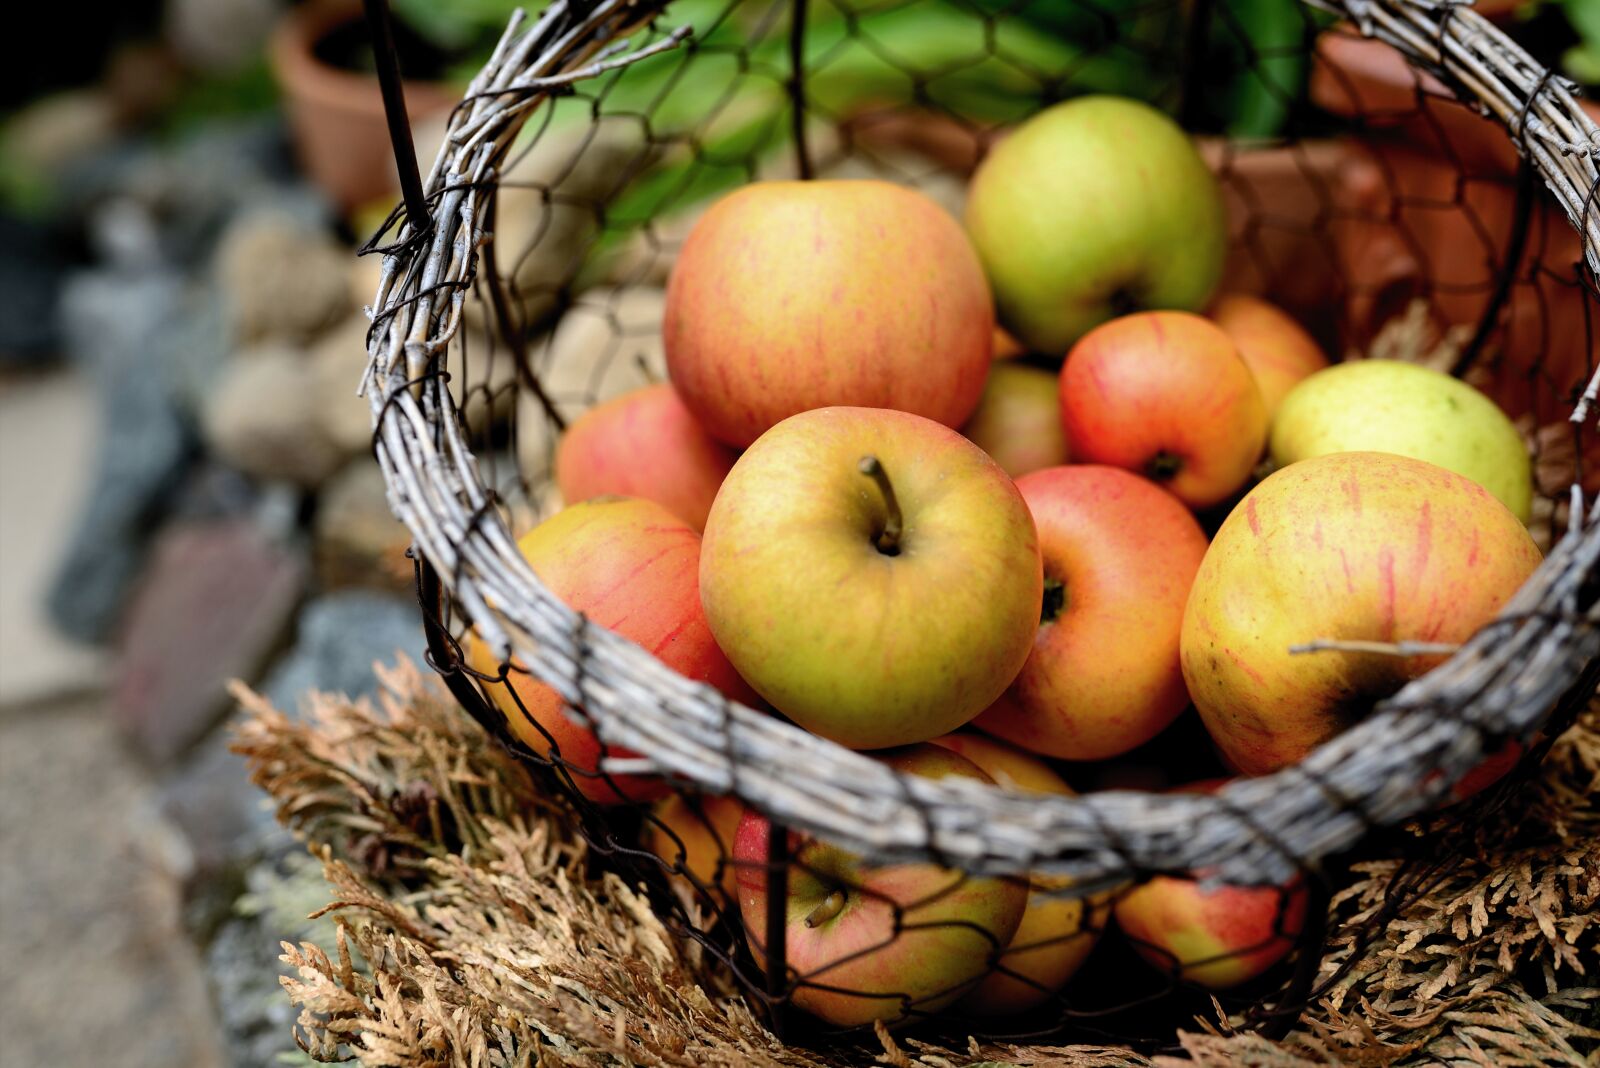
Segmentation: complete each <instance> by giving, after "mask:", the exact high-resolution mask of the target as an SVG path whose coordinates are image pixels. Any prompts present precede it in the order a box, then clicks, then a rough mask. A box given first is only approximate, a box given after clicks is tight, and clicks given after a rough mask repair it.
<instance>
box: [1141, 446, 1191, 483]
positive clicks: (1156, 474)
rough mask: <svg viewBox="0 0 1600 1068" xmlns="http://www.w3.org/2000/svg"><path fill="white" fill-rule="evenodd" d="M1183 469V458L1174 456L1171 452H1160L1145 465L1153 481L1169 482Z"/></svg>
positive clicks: (1146, 472)
mask: <svg viewBox="0 0 1600 1068" xmlns="http://www.w3.org/2000/svg"><path fill="white" fill-rule="evenodd" d="M1182 470H1183V458H1182V457H1181V456H1174V455H1173V454H1172V453H1170V452H1158V453H1156V454H1155V455H1154V456H1152V457H1151V458H1150V462H1149V463H1148V464H1146V465H1145V468H1144V471H1145V474H1147V475H1149V476H1150V478H1151V479H1152V480H1153V481H1156V482H1168V481H1171V480H1172V479H1174V478H1176V477H1178V472H1179V471H1182Z"/></svg>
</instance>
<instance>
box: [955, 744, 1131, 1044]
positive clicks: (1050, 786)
mask: <svg viewBox="0 0 1600 1068" xmlns="http://www.w3.org/2000/svg"><path fill="white" fill-rule="evenodd" d="M932 744H933V745H937V746H941V747H943V748H945V749H948V750H950V751H951V752H953V753H959V754H960V755H962V756H964V757H966V758H967V759H968V760H970V761H972V763H974V764H976V765H977V766H978V770H980V771H982V772H983V773H984V774H985V775H987V776H989V778H991V779H993V780H994V781H995V783H996V784H997V785H999V786H1005V787H1009V788H1010V789H1013V790H1029V791H1032V792H1034V793H1040V794H1064V795H1067V796H1071V795H1072V788H1071V787H1070V786H1068V785H1067V784H1066V782H1065V781H1064V780H1063V779H1062V778H1061V776H1059V775H1057V774H1056V773H1055V772H1053V771H1051V770H1050V767H1049V765H1047V764H1046V763H1045V762H1044V761H1042V760H1040V759H1039V758H1038V757H1035V756H1031V755H1029V754H1027V753H1024V752H1023V751H1022V750H1020V749H1015V748H1013V747H1011V746H1009V745H1007V744H1006V743H1004V742H997V741H995V740H994V739H993V738H985V737H984V736H983V735H981V734H971V733H965V732H963V733H960V734H947V735H945V736H944V737H942V738H935V739H934V740H933V742H932ZM1070 884H1071V883H1070V880H1066V879H1063V878H1061V877H1058V876H1051V875H1034V876H1032V877H1031V878H1030V879H1029V892H1028V907H1027V910H1026V911H1025V912H1023V914H1022V923H1021V924H1019V925H1018V926H1017V933H1016V934H1014V935H1012V936H1011V941H1010V942H1008V943H1007V944H1006V949H1005V952H1004V953H1002V954H1001V955H1000V959H999V961H998V962H997V966H996V968H995V970H994V971H992V972H990V973H989V975H988V976H987V977H986V978H985V979H984V980H983V982H981V983H979V984H978V986H977V987H976V988H975V989H974V990H973V991H972V993H970V994H968V995H967V996H966V997H965V998H963V999H962V1002H961V1007H962V1008H963V1009H966V1010H968V1011H970V1012H974V1013H978V1014H980V1015H983V1016H1001V1015H1006V1014H1009V1013H1016V1012H1025V1011H1026V1010H1028V1009H1031V1008H1035V1007H1036V1006H1038V1005H1041V1004H1043V1003H1044V1002H1045V1001H1047V1000H1048V999H1049V998H1050V996H1051V995H1052V994H1054V993H1055V992H1056V991H1057V990H1060V989H1061V988H1062V987H1063V986H1065V985H1066V982H1067V980H1068V979H1071V978H1072V976H1073V975H1074V974H1076V972H1077V971H1078V969H1079V968H1080V967H1081V966H1082V965H1083V962H1084V960H1085V958H1087V957H1088V956H1089V951H1090V950H1092V949H1093V948H1094V946H1095V942H1096V941H1097V940H1098V939H1099V937H1100V932H1101V931H1103V930H1105V926H1106V920H1107V919H1108V918H1109V915H1110V909H1109V907H1108V906H1107V904H1106V898H1105V897H1104V896H1103V895H1102V896H1097V897H1092V898H1090V899H1089V901H1088V902H1085V901H1084V899H1083V898H1073V897H1065V896H1061V895H1056V894H1051V893H1050V891H1051V890H1061V889H1064V888H1065V887H1066V886H1069V885H1070Z"/></svg>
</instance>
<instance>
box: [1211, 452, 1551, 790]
mask: <svg viewBox="0 0 1600 1068" xmlns="http://www.w3.org/2000/svg"><path fill="white" fill-rule="evenodd" d="M1538 564H1539V550H1538V549H1537V548H1535V546H1534V544H1533V541H1532V539H1530V538H1529V537H1528V532H1527V531H1526V530H1525V529H1524V528H1523V526H1522V523H1521V522H1519V521H1518V519H1517V517H1516V516H1514V515H1512V514H1511V512H1510V511H1508V510H1507V509H1506V506H1505V505H1503V504H1501V503H1500V502H1499V501H1497V500H1496V499H1495V498H1494V497H1493V496H1492V495H1491V494H1490V493H1489V492H1488V491H1487V490H1485V489H1484V488H1483V487H1482V486H1479V485H1478V484H1477V483H1476V482H1473V481H1471V480H1470V479H1466V478H1463V477H1462V476H1460V475H1458V474H1456V473H1454V472H1453V471H1446V470H1445V469H1444V468H1442V467H1436V466H1434V465H1433V464H1430V463H1426V462H1424V461H1421V460H1413V459H1411V458H1409V457H1405V456H1396V455H1392V454H1389V453H1376V452H1346V453H1334V454H1331V455H1328V456H1319V457H1316V458H1314V459H1310V460H1302V461H1301V462H1300V463H1297V464H1293V465H1291V466H1289V467H1286V468H1284V469H1282V470H1281V471H1278V472H1276V473H1274V474H1273V475H1272V476H1271V477H1269V478H1267V479H1266V480H1265V481H1263V482H1262V483H1261V484H1260V485H1259V486H1257V487H1256V488H1255V489H1253V490H1251V491H1250V493H1249V494H1248V495H1247V496H1246V497H1245V498H1244V500H1242V501H1241V502H1240V503H1239V504H1238V505H1237V506H1236V507H1235V508H1234V510H1233V512H1232V513H1231V514H1230V515H1229V516H1228V518H1227V520H1226V521H1225V522H1224V523H1223V524H1222V527H1221V529H1219V530H1218V531H1217V535H1216V537H1215V538H1214V539H1213V540H1212V543H1211V548H1210V550H1209V551H1208V552H1207V553H1206V558H1205V560H1204V561H1203V562H1202V563H1201V565H1200V572H1199V574H1198V575H1196V576H1195V580H1194V589H1193V590H1192V591H1191V592H1190V595H1189V604H1188V607H1187V608H1186V609H1185V612H1184V619H1183V636H1182V656H1183V676H1184V679H1185V680H1186V681H1187V682H1188V684H1189V694H1190V696H1191V697H1192V698H1193V699H1194V703H1195V708H1196V709H1198V710H1199V712H1200V717H1201V719H1202V720H1203V721H1204V722H1205V725H1206V728H1207V729H1208V730H1209V731H1210V732H1211V737H1212V738H1213V739H1215V740H1216V743H1217V747H1218V748H1219V749H1220V750H1221V752H1222V754H1223V756H1224V757H1225V758H1226V759H1227V760H1228V762H1229V763H1230V764H1231V765H1232V766H1233V767H1234V768H1235V769H1237V770H1238V771H1239V772H1241V773H1243V774H1245V775H1260V774H1264V773H1266V772H1270V771H1276V770H1278V769H1279V768H1283V767H1286V766H1287V765H1290V764H1293V763H1294V762H1295V761H1297V760H1299V759H1300V758H1301V757H1303V756H1305V755H1306V753H1308V752H1310V751H1311V749H1312V748H1314V747H1315V746H1317V745H1319V744H1321V743H1322V742H1325V741H1327V740H1328V739H1329V738H1332V737H1333V736H1334V735H1336V734H1338V733H1339V732H1340V731H1341V730H1343V729H1344V728H1345V727H1346V726H1348V725H1349V724H1351V723H1353V722H1354V721H1356V720H1357V719H1359V718H1360V717H1362V716H1364V715H1365V714H1366V713H1367V712H1368V711H1369V710H1370V709H1371V706H1372V704H1373V702H1375V701H1377V700H1379V699H1380V698H1383V697H1387V696H1389V695H1390V694H1392V693H1394V692H1395V691H1396V690H1398V689H1400V687H1401V686H1403V685H1404V684H1405V683H1406V682H1408V681H1410V680H1411V679H1414V678H1416V677H1418V676H1419V675H1421V674H1423V673H1424V672H1426V671H1428V670H1430V669H1431V668H1433V667H1434V666H1435V665H1437V664H1438V663H1439V662H1440V661H1441V660H1443V657H1442V656H1440V655H1427V656H1410V657H1400V656H1392V655H1388V654H1386V653H1382V652H1367V651H1342V650H1341V651H1328V652H1315V653H1303V654H1300V655H1295V654H1292V653H1291V652H1290V651H1289V650H1290V647H1291V646H1296V645H1302V644H1305V643H1309V642H1312V641H1315V640H1317V639H1335V640H1339V641H1347V642H1348V641H1366V642H1379V643H1395V642H1402V641H1412V642H1429V643H1443V644H1446V645H1450V644H1457V643H1460V642H1463V641H1465V640H1466V639H1467V638H1468V637H1470V636H1471V635H1472V634H1473V633H1474V632H1475V631H1477V630H1478V628H1479V627H1482V626H1483V625H1484V624H1486V623H1488V622H1489V621H1490V620H1491V619H1492V618H1494V616H1495V614H1496V613H1497V612H1498V611H1499V610H1500V608H1501V607H1502V606H1503V605H1504V604H1505V603H1506V601H1507V600H1509V599H1510V597H1511V595H1512V594H1513V593H1515V592H1516V590H1517V588H1518V587H1519V586H1521V585H1522V582H1523V580H1524V579H1526V578H1527V577H1528V575H1530V574H1531V573H1532V572H1533V569H1534V568H1535V567H1537V566H1538Z"/></svg>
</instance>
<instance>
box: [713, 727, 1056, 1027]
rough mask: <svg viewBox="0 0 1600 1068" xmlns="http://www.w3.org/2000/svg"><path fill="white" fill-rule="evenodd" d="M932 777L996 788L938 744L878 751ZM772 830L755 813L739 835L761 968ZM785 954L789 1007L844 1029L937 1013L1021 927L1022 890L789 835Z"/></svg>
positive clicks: (744, 901)
mask: <svg viewBox="0 0 1600 1068" xmlns="http://www.w3.org/2000/svg"><path fill="white" fill-rule="evenodd" d="M879 759H881V760H882V761H883V762H884V763H885V764H888V765H889V766H890V767H892V768H895V769H896V770H898V771H902V772H906V773H908V774H913V775H922V776H925V777H927V778H930V779H942V778H945V777H947V776H957V777H960V778H968V779H978V780H981V781H983V782H989V781H991V780H990V779H989V777H988V776H987V775H985V774H984V773H983V772H982V771H980V770H979V769H978V768H977V767H976V766H975V765H974V764H973V763H972V762H971V761H969V760H967V759H966V758H965V757H962V756H959V755H957V754H956V753H953V752H951V751H950V750H948V749H942V748H940V747H938V746H935V745H918V746H912V747H908V748H905V749H901V750H897V751H894V752H892V753H885V754H882V755H881V756H880V757H879ZM770 828H771V825H770V824H769V823H768V822H767V820H766V819H765V818H764V817H762V816H761V815H759V814H757V813H755V812H747V813H746V814H745V817H744V819H743V821H742V822H740V824H739V833H738V835H737V837H736V838H735V839H734V847H733V855H734V860H735V862H736V864H737V870H738V886H739V911H740V913H741V914H742V916H743V917H744V925H745V932H746V934H747V935H748V937H749V940H750V945H751V950H752V952H754V954H755V956H756V959H757V961H758V962H761V963H762V965H763V967H765V954H764V951H763V948H762V947H763V945H764V940H765V938H766V932H767V907H768V900H767V898H768V894H767V869H766V864H767V862H768V852H767V847H768V839H769V837H770V834H771V830H770ZM789 852H790V857H791V863H790V866H789V871H788V890H789V893H788V899H787V900H786V901H785V902H784V917H785V921H784V932H785V935H784V950H785V954H786V957H787V961H788V966H789V967H790V968H791V969H793V971H794V973H795V976H796V977H797V979H798V985H796V986H795V988H794V992H793V995H792V1001H793V1003H794V1004H795V1005H796V1006H798V1007H799V1008H801V1009H804V1010H805V1011H806V1012H809V1013H811V1014H812V1015H814V1016H817V1017H819V1018H821V1019H822V1020H824V1021H825V1022H827V1023H830V1024H833V1025H835V1026H837V1027H856V1026H860V1025H862V1024H868V1023H872V1022H873V1021H876V1020H898V1019H901V1018H902V1017H906V1016H908V1015H911V1014H918V1015H921V1014H926V1013H930V1012H933V1011H935V1010H937V1009H939V1008H941V1007H943V1006H945V1005H948V1004H950V1003H951V1002H952V1001H954V1000H956V999H957V998H959V997H960V996H961V995H963V994H965V993H967V992H968V991H969V990H971V989H973V987H974V986H975V985H976V984H977V983H978V981H979V980H980V979H981V978H982V976H983V974H984V973H985V972H987V971H988V970H989V968H990V966H991V964H992V963H993V961H994V958H995V956H996V955H997V954H998V953H999V952H1000V950H1001V948H1002V947H1004V946H1005V945H1006V944H1007V943H1009V942H1010V940H1011V938H1012V936H1013V935H1015V934H1016V931H1017V927H1018V925H1019V924H1020V923H1021V922H1022V916H1023V910H1024V907H1025V905H1026V903H1027V899H1028V887H1027V884H1026V882H1024V881H1022V880H1017V879H978V878H973V877H971V876H968V875H967V874H966V873H964V872H960V871H954V870H951V869H949V868H941V867H938V866H936V865H932V864H895V865H885V866H873V865H870V864H868V863H866V862H865V861H864V860H863V859H862V858H861V857H859V856H857V855H856V854H854V853H850V852H849V851H847V850H844V849H840V848H838V847H836V846H833V845H830V844H828V843H826V842H823V841H820V840H818V839H807V838H802V837H800V836H798V835H791V838H790V846H789Z"/></svg>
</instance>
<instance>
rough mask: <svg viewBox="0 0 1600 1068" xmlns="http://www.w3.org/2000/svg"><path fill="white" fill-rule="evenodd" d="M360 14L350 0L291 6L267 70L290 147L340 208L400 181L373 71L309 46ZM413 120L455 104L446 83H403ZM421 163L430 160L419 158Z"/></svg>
mask: <svg viewBox="0 0 1600 1068" xmlns="http://www.w3.org/2000/svg"><path fill="white" fill-rule="evenodd" d="M360 17H361V5H360V4H359V3H358V2H355V0H320V2H315V3H310V4H305V5H302V6H300V7H296V8H292V9H290V10H289V11H288V12H287V13H286V14H285V15H284V17H283V19H282V20H281V21H280V22H279V23H278V26H277V29H276V30H274V31H273V34H272V41H271V44H270V47H269V55H270V57H271V63H272V69H273V73H274V74H275V75H276V77H277V80H278V85H279V87H280V88H281V89H282V91H283V100H284V109H285V111H286V112H287V113H288V118H289V126H290V130H291V131H292V133H293V135H294V141H295V148H296V150H297V152H298V153H299V156H300V162H301V165H302V166H303V167H305V170H306V173H307V174H308V175H309V176H310V178H311V180H312V181H314V182H315V183H316V184H317V185H318V186H319V187H321V189H322V190H323V191H324V192H325V193H327V194H328V197H329V198H330V199H331V200H332V201H333V202H334V203H335V204H336V205H337V206H338V207H339V208H340V209H341V210H344V211H347V212H348V211H351V210H353V209H355V208H358V207H360V206H362V205H365V204H369V203H371V202H372V201H374V200H376V199H378V198H380V197H385V196H393V195H394V194H395V192H396V190H397V189H398V188H399V183H398V179H397V178H396V177H395V168H394V153H393V150H392V149H391V148H390V145H389V129H388V126H387V125H386V124H385V120H384V115H383V97H382V94H381V93H380V92H379V91H378V81H377V79H376V78H374V77H372V76H370V75H366V74H360V73H357V72H355V71H348V70H340V69H339V68H337V67H332V66H329V65H328V64H327V63H324V62H323V61H322V60H321V59H319V58H318V57H317V55H316V53H315V52H314V51H313V48H314V46H315V45H316V43H317V42H318V41H320V40H321V39H322V38H323V37H324V36H325V35H327V34H328V33H329V32H330V31H331V30H333V29H335V28H337V27H339V26H342V25H344V24H346V23H348V22H351V21H353V20H355V19H358V18H360ZM405 97H406V109H407V111H408V112H409V114H410V117H411V119H412V121H413V122H415V121H416V120H418V119H422V118H426V117H427V116H430V115H437V114H440V113H442V112H446V111H448V110H449V109H450V108H452V107H454V106H455V104H456V101H457V100H459V99H460V97H459V94H457V93H456V92H455V91H454V90H453V89H451V88H450V87H449V86H446V85H442V84H439V83H434V82H410V81H408V82H406V83H405ZM421 163H422V166H423V168H424V170H426V168H427V166H428V163H429V161H428V160H422V161H421Z"/></svg>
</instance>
